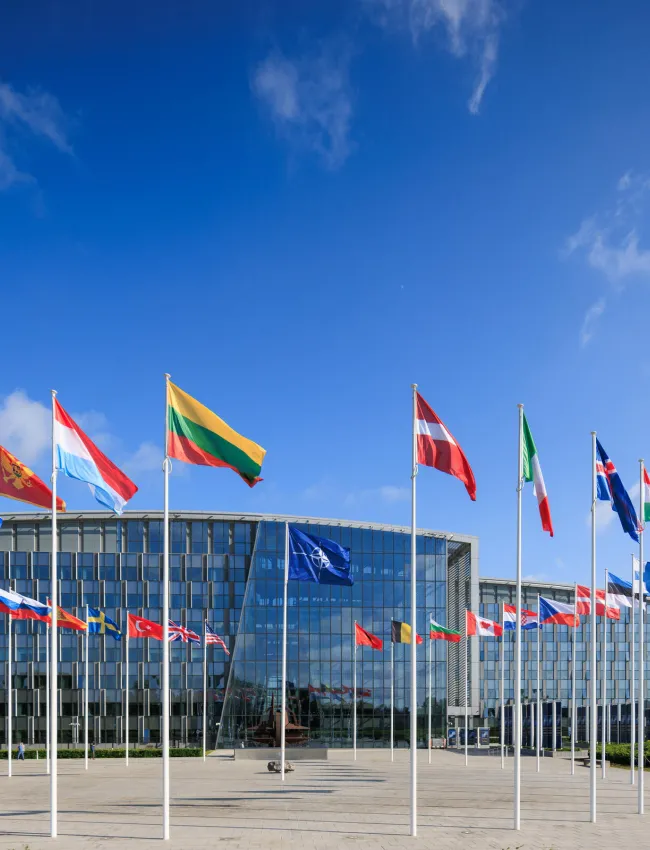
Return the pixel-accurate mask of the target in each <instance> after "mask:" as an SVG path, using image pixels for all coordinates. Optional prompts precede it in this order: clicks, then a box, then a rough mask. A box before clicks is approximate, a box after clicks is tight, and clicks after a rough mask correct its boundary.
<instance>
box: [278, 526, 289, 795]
mask: <svg viewBox="0 0 650 850" xmlns="http://www.w3.org/2000/svg"><path fill="white" fill-rule="evenodd" d="M283 584H284V590H283V594H284V595H283V602H282V718H281V721H280V722H281V724H282V725H281V727H280V776H281V779H282V781H283V782H284V781H285V777H284V770H285V758H286V745H287V741H286V725H287V721H286V717H287V604H288V599H289V523H288V522H285V524H284V582H283ZM276 740H277V739H276Z"/></svg>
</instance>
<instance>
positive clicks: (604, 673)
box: [600, 570, 607, 779]
mask: <svg viewBox="0 0 650 850" xmlns="http://www.w3.org/2000/svg"><path fill="white" fill-rule="evenodd" d="M604 610H605V613H604V614H603V645H602V652H601V655H602V659H601V683H600V687H601V691H602V694H601V696H602V699H601V702H602V711H603V719H602V741H603V743H602V750H601V753H600V770H601V773H600V776H601V779H605V775H606V767H605V749H606V747H607V570H605V609H604Z"/></svg>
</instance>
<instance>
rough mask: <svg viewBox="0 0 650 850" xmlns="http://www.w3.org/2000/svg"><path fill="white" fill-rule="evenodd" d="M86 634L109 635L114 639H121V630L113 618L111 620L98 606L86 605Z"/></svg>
mask: <svg viewBox="0 0 650 850" xmlns="http://www.w3.org/2000/svg"><path fill="white" fill-rule="evenodd" d="M88 634H89V635H110V636H111V637H112V638H115V640H121V639H122V632H121V631H120V627H119V626H118V625H117V623H116V622H115V620H111V618H110V617H109V616H108V614H105V613H104V611H100V610H99V609H98V608H91V607H90V606H88Z"/></svg>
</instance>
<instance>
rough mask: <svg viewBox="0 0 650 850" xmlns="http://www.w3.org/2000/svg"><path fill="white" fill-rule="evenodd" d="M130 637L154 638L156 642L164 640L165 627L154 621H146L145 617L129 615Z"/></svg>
mask: <svg viewBox="0 0 650 850" xmlns="http://www.w3.org/2000/svg"><path fill="white" fill-rule="evenodd" d="M128 621H129V637H132V638H154V639H155V640H162V639H163V627H162V626H161V625H160V623H154V622H153V621H152V620H145V618H144V617H138V616H137V614H129V616H128Z"/></svg>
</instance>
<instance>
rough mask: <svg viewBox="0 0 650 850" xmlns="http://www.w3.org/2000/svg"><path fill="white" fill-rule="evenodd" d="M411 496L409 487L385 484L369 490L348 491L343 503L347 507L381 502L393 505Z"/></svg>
mask: <svg viewBox="0 0 650 850" xmlns="http://www.w3.org/2000/svg"><path fill="white" fill-rule="evenodd" d="M409 496H410V490H409V488H408V487H395V486H394V485H393V484H384V485H383V486H382V487H371V488H369V489H367V490H353V491H352V492H350V493H348V494H347V495H346V496H345V498H344V500H343V504H345V505H346V506H347V507H357V506H361V505H367V504H377V503H378V502H381V503H383V504H386V505H393V504H395V503H396V502H405V501H407V500H408V498H409Z"/></svg>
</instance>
